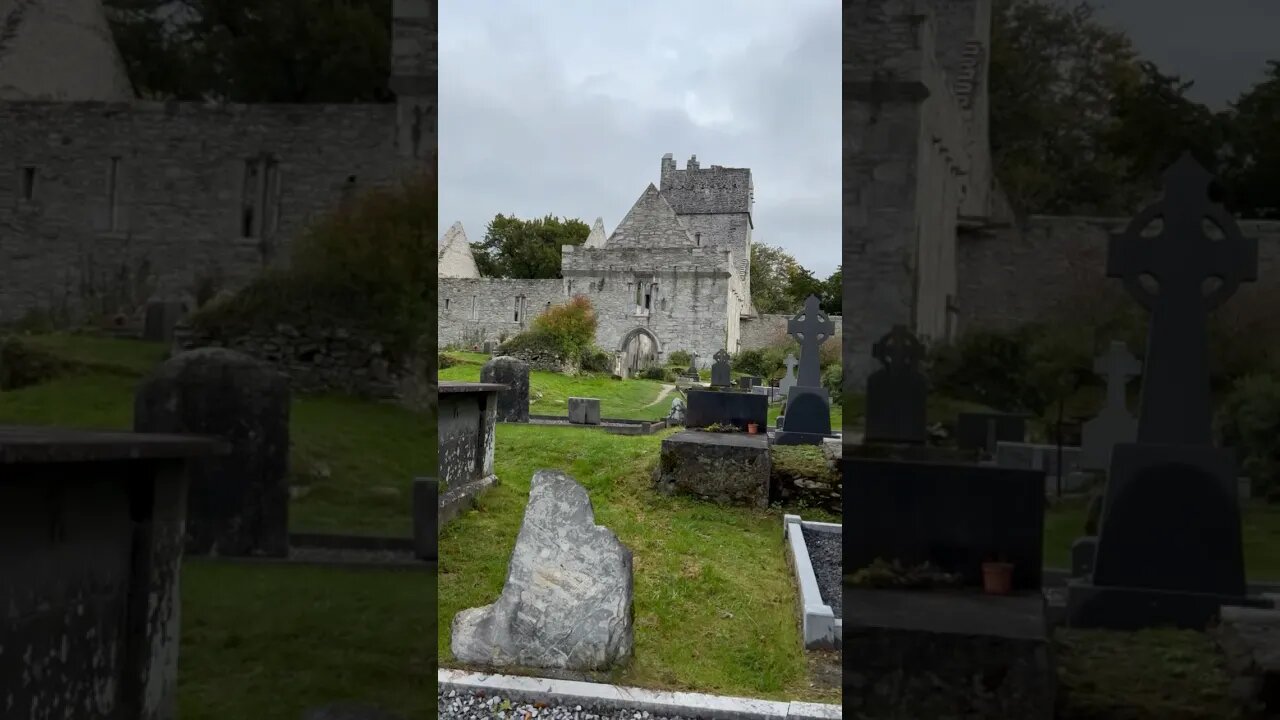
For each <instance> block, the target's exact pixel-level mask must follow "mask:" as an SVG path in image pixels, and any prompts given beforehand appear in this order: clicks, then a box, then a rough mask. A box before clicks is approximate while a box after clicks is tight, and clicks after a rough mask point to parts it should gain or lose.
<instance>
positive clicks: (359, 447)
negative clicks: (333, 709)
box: [0, 335, 436, 720]
mask: <svg viewBox="0 0 1280 720" xmlns="http://www.w3.org/2000/svg"><path fill="white" fill-rule="evenodd" d="M23 343H24V344H25V345H28V346H30V347H34V348H39V349H42V350H45V351H47V352H49V353H52V354H53V355H54V356H55V357H57V358H58V359H59V360H61V361H63V362H64V363H66V367H64V368H63V369H62V370H60V371H59V372H58V373H57V375H56V376H55V377H53V378H51V379H48V380H47V381H45V382H42V383H40V384H36V385H31V386H28V387H23V388H20V389H16V390H10V391H5V392H3V393H0V423H8V424H32V425H61V426H68V427H80V428H100V429H112V430H127V429H130V428H131V427H132V423H133V393H134V389H135V387H136V386H137V384H138V382H139V381H140V380H141V379H142V377H143V376H144V375H145V374H146V373H147V372H149V371H150V370H151V369H152V368H154V367H155V365H156V364H157V363H158V362H160V361H161V360H162V359H163V358H164V356H165V352H166V349H165V347H164V346H163V345H159V344H153V343H143V342H137V341H128V340H115V339H110V338H98V337H89V336H82V335H42V336H29V337H24V338H23ZM431 427H432V425H431V424H430V423H428V422H427V419H426V418H424V417H422V416H420V415H415V414H413V413H410V412H408V411H405V410H402V409H400V408H397V407H393V406H390V405H383V404H376V403H364V402H359V401H356V400H351V399H347V398H318V397H295V398H294V401H293V407H292V410H291V430H292V434H293V449H292V457H291V458H290V464H291V469H292V473H293V476H292V477H291V479H290V480H291V483H292V485H293V487H294V488H295V489H294V499H293V501H292V502H291V504H290V508H289V513H290V518H289V520H290V528H291V529H292V530H295V531H320V532H326V531H327V532H343V533H376V534H382V535H400V536H408V535H409V533H410V528H411V520H410V515H409V510H410V492H411V482H412V478H413V476H414V475H423V474H429V470H430V469H433V468H434V467H435V464H436V459H435V450H436V445H435V443H434V442H432V440H431V435H432V432H431V430H430V428H431ZM181 582H182V604H183V607H182V649H181V651H180V653H179V658H180V659H179V705H180V708H181V716H182V717H183V718H186V719H187V720H192V719H196V720H198V719H200V718H210V719H212V718H228V717H243V718H255V719H260V720H296V718H298V717H300V716H301V714H302V713H303V711H305V710H306V709H307V708H308V707H311V706H313V705H316V704H318V703H321V702H326V701H332V700H345V699H357V700H363V701H367V702H375V703H378V704H379V705H381V706H383V707H385V708H386V709H388V710H391V711H395V712H399V713H403V714H405V715H406V716H408V717H426V716H427V714H428V713H429V712H430V708H432V707H434V705H435V696H434V695H433V694H432V693H431V692H430V691H431V689H432V688H433V687H434V683H435V676H434V673H432V666H433V664H434V649H433V648H432V647H431V645H430V642H429V641H428V640H427V639H428V638H430V637H431V636H432V635H433V634H434V633H435V622H436V616H435V613H434V612H433V611H432V603H431V602H430V601H429V600H427V598H431V597H434V595H435V586H436V579H435V577H434V576H433V575H432V574H430V573H427V572H404V571H394V570H381V569H369V570H344V569H337V568H323V567H299V566H280V565H254V564H239V563H227V562H209V561H204V560H196V559H191V560H188V561H187V562H186V563H184V566H183V574H182V580H181Z"/></svg>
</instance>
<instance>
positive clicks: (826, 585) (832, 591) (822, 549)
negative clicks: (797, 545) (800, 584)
mask: <svg viewBox="0 0 1280 720" xmlns="http://www.w3.org/2000/svg"><path fill="white" fill-rule="evenodd" d="M800 532H801V533H803V534H804V544H805V546H806V547H808V548H809V562H811V563H813V574H814V575H816V576H817V577H818V592H820V593H822V600H823V602H825V603H826V604H828V605H830V606H831V610H832V612H834V613H835V616H836V617H843V615H842V614H841V610H840V608H841V605H840V602H841V595H842V592H841V590H840V569H841V567H842V563H841V549H842V543H841V541H840V540H841V536H840V535H837V534H835V533H826V532H818V531H816V530H809V529H807V528H801V529H800Z"/></svg>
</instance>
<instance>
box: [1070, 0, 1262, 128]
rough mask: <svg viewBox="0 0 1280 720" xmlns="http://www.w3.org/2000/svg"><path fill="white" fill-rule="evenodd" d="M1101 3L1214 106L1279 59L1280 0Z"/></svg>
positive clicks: (1111, 18)
mask: <svg viewBox="0 0 1280 720" xmlns="http://www.w3.org/2000/svg"><path fill="white" fill-rule="evenodd" d="M1063 1H1064V2H1066V1H1068V0H1063ZM1071 4H1074V3H1073V2H1072V3H1071ZM1096 4H1097V5H1098V6H1099V17H1100V18H1102V19H1103V20H1104V21H1106V22H1107V23H1109V24H1111V25H1112V26H1114V27H1117V28H1119V29H1122V30H1124V31H1125V32H1126V33H1128V35H1129V37H1130V38H1132V39H1133V43H1134V45H1135V46H1136V47H1137V49H1138V51H1139V52H1141V53H1142V55H1143V56H1144V57H1146V58H1147V59H1148V60H1151V61H1153V62H1154V63H1156V65H1158V66H1160V69H1161V70H1163V71H1164V72H1166V73H1170V74H1176V75H1181V76H1182V77H1183V78H1184V79H1186V80H1194V81H1195V83H1196V84H1195V86H1193V87H1192V89H1191V91H1190V92H1188V93H1187V94H1188V95H1189V96H1190V97H1191V98H1192V99H1194V100H1197V101H1199V102H1202V103H1205V104H1206V105H1208V106H1209V107H1210V108H1212V109H1214V110H1223V109H1225V108H1226V106H1227V103H1228V102H1230V101H1232V100H1235V99H1236V98H1237V97H1238V96H1239V95H1240V93H1241V92H1243V91H1245V90H1247V89H1248V88H1249V87H1251V86H1252V85H1253V84H1254V83H1257V82H1259V81H1260V80H1262V74H1263V71H1264V70H1265V68H1266V61H1267V60H1280V0H1096Z"/></svg>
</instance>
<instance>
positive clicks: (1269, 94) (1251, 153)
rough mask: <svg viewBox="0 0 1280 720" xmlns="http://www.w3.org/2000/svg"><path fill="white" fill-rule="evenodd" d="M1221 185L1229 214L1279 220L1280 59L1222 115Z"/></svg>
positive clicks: (1271, 63) (1273, 62)
mask: <svg viewBox="0 0 1280 720" xmlns="http://www.w3.org/2000/svg"><path fill="white" fill-rule="evenodd" d="M1225 116H1226V117H1225V124H1226V135H1227V150H1226V153H1225V155H1226V160H1225V162H1224V164H1225V166H1226V168H1225V170H1224V171H1223V177H1224V185H1226V188H1227V195H1228V197H1229V198H1230V200H1231V205H1232V209H1233V210H1234V211H1235V212H1237V213H1239V214H1241V215H1244V216H1247V217H1257V218H1280V60H1271V61H1269V62H1268V63H1267V72H1266V75H1265V76H1264V78H1263V80H1262V81H1261V82H1259V83H1258V84H1256V85H1254V86H1253V87H1252V88H1250V89H1249V90H1247V91H1245V92H1244V93H1243V94H1242V95H1241V96H1240V97H1239V99H1237V100H1236V101H1235V102H1234V103H1232V105H1231V109H1230V110H1228V111H1227V113H1226V114H1225Z"/></svg>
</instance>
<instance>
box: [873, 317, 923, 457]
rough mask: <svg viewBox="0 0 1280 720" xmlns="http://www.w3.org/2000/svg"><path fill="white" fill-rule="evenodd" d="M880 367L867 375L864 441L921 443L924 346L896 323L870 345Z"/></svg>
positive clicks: (902, 326) (903, 326) (904, 327)
mask: <svg viewBox="0 0 1280 720" xmlns="http://www.w3.org/2000/svg"><path fill="white" fill-rule="evenodd" d="M871 353H872V355H873V356H874V357H875V358H876V359H877V360H879V361H880V365H881V367H880V369H879V370H876V371H875V372H873V373H871V376H870V377H868V378H867V409H866V423H867V428H866V434H865V438H866V441H867V442H889V443H924V442H925V441H926V440H927V439H928V433H927V425H928V423H927V421H926V419H925V406H926V403H927V401H928V384H927V383H926V382H925V377H924V374H923V373H921V372H920V362H921V361H922V360H923V359H924V345H923V344H921V342H920V340H919V339H917V338H916V336H915V335H914V334H912V332H911V331H910V330H908V329H907V328H906V326H905V325H895V326H894V328H893V330H891V331H889V333H888V334H886V335H885V336H884V337H882V338H880V340H878V341H877V342H876V344H875V345H874V346H873V347H872V351H871Z"/></svg>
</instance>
